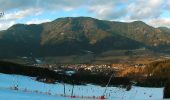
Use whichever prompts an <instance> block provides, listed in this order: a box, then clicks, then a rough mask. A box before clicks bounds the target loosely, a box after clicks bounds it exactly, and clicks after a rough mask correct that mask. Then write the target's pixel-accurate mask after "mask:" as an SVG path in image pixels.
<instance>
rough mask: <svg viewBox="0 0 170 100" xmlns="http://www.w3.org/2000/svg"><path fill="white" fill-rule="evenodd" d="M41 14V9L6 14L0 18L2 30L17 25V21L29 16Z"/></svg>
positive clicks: (0, 28)
mask: <svg viewBox="0 0 170 100" xmlns="http://www.w3.org/2000/svg"><path fill="white" fill-rule="evenodd" d="M41 12H42V10H41V9H33V8H30V9H25V10H19V11H15V12H10V13H5V15H4V16H3V17H1V18H0V30H4V29H7V28H9V27H10V26H12V25H14V24H16V22H17V20H21V19H23V18H26V17H28V16H32V15H33V14H34V16H35V15H38V14H40V13H41ZM35 22H38V21H35Z"/></svg>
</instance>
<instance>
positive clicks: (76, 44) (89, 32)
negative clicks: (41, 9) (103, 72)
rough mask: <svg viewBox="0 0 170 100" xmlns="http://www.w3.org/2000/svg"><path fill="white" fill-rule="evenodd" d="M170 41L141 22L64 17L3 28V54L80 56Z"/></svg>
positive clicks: (0, 35)
mask: <svg viewBox="0 0 170 100" xmlns="http://www.w3.org/2000/svg"><path fill="white" fill-rule="evenodd" d="M169 41H170V35H169V34H167V32H165V31H164V30H162V29H160V28H154V27H152V26H149V25H147V24H146V23H144V22H142V21H134V22H130V23H124V22H116V21H106V20H99V19H95V18H91V17H65V18H58V19H56V20H54V21H51V22H46V23H42V24H30V25H26V24H16V25H13V26H12V27H10V28H8V29H7V30H3V31H0V46H1V47H2V48H0V51H1V52H0V57H5V56H7V57H8V56H14V57H15V56H31V55H34V56H62V55H72V54H76V55H77V54H78V55H79V54H84V51H91V52H93V53H95V54H98V53H102V52H105V51H109V50H132V49H138V48H142V47H146V48H148V49H153V50H162V48H163V50H164V49H166V48H167V47H168V46H169V44H170V42H169ZM11 50H12V51H11ZM82 51H83V52H82ZM2 52H3V53H2Z"/></svg>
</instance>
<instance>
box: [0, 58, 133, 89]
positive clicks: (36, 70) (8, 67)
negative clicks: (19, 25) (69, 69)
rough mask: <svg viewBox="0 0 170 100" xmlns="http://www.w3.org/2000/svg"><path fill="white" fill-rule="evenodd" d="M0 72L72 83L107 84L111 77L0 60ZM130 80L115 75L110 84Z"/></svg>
mask: <svg viewBox="0 0 170 100" xmlns="http://www.w3.org/2000/svg"><path fill="white" fill-rule="evenodd" d="M0 73H5V74H18V75H26V76H31V77H36V79H37V80H38V81H42V82H47V83H55V82H63V83H70V84H88V83H91V84H97V85H102V86H105V85H106V84H107V82H108V80H109V78H110V75H105V74H100V73H98V74H92V73H91V74H89V73H85V72H78V73H75V74H73V75H68V74H66V73H65V72H64V71H61V72H55V71H53V70H49V69H47V68H40V67H35V66H24V65H20V64H15V63H11V62H4V61H0ZM128 84H130V80H129V79H128V78H127V77H114V78H112V80H111V82H110V85H128Z"/></svg>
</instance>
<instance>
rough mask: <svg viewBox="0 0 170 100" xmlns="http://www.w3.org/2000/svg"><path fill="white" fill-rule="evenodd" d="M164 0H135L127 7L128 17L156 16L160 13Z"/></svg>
mask: <svg viewBox="0 0 170 100" xmlns="http://www.w3.org/2000/svg"><path fill="white" fill-rule="evenodd" d="M164 3H165V1H164V0H137V1H136V2H133V3H131V4H130V5H129V6H128V7H127V10H128V13H129V18H130V19H146V18H157V17H159V16H160V15H161V12H162V7H161V6H163V4H164Z"/></svg>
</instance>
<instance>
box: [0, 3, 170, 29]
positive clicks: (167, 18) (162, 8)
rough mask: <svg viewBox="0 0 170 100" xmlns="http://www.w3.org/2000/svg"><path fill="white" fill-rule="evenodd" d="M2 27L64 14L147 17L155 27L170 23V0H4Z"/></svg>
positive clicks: (130, 19)
mask: <svg viewBox="0 0 170 100" xmlns="http://www.w3.org/2000/svg"><path fill="white" fill-rule="evenodd" d="M0 12H4V15H3V17H1V18H0V30H5V29H7V28H9V27H11V26H12V25H14V24H18V23H21V24H40V23H44V22H50V21H53V20H55V19H57V18H62V17H80V16H83V17H92V18H96V19H100V20H108V21H118V22H133V21H143V22H145V23H146V24H148V25H151V26H153V27H160V26H161V27H168V28H169V27H170V0H149V1H148V0H135V1H133V0H119V1H115V0H108V1H107V2H106V1H104V0H100V1H99V0H81V1H75V0H64V1H61V0H58V1H52V0H46V1H41V0H29V1H25V0H15V1H13V0H1V1H0Z"/></svg>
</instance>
